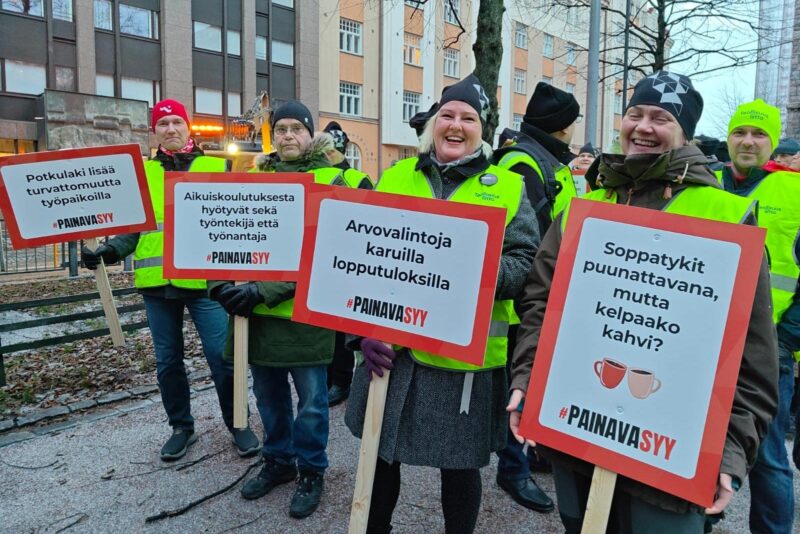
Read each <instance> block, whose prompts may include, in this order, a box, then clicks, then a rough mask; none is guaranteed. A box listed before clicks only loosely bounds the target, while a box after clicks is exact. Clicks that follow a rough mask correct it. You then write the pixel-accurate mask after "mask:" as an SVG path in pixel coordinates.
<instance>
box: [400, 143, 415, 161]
mask: <svg viewBox="0 0 800 534" xmlns="http://www.w3.org/2000/svg"><path fill="white" fill-rule="evenodd" d="M416 155H417V149H416V148H414V147H413V146H404V147H401V148H400V152H399V153H398V158H399V159H408V158H413V157H415V156H416Z"/></svg>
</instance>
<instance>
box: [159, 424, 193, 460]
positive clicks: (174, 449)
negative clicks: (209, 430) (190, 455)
mask: <svg viewBox="0 0 800 534" xmlns="http://www.w3.org/2000/svg"><path fill="white" fill-rule="evenodd" d="M195 441H197V434H195V433H194V430H192V429H185V428H176V429H174V430H173V431H172V436H170V438H169V439H168V440H167V442H166V443H165V444H164V446H163V447H161V459H162V460H165V461H167V462H170V461H173V460H177V459H178V458H183V457H184V456H185V455H186V451H187V450H188V449H189V446H190V445H191V444H192V443H194V442H195Z"/></svg>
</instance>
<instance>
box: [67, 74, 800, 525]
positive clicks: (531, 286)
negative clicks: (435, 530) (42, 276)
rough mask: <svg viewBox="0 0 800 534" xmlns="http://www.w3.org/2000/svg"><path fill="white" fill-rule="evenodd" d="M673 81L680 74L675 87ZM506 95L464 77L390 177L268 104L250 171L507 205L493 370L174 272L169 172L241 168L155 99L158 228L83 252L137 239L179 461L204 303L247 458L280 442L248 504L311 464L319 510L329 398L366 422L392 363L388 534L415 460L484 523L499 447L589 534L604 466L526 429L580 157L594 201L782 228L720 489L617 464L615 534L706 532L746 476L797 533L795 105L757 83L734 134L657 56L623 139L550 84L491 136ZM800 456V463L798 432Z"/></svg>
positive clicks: (458, 520) (504, 459) (538, 496)
mask: <svg viewBox="0 0 800 534" xmlns="http://www.w3.org/2000/svg"><path fill="white" fill-rule="evenodd" d="M665 82H668V83H665ZM665 86H666V87H668V88H669V87H671V88H673V89H672V91H671V92H670V91H668V92H670V94H669V95H668V96H669V98H665V90H664V87H665ZM678 89H680V90H678ZM488 102H489V99H488V98H487V97H486V94H485V93H484V90H483V88H482V87H481V84H480V82H479V81H478V79H477V78H476V77H475V76H474V75H470V76H468V77H467V78H465V79H463V80H461V81H460V82H458V83H456V84H454V85H451V86H449V87H447V88H446V89H445V90H444V91H443V92H442V95H441V98H440V100H439V102H437V103H436V104H435V105H434V106H432V107H431V109H429V110H428V111H425V112H422V113H420V114H418V115H417V116H415V117H414V118H413V119H412V120H411V121H410V126H411V127H413V128H415V130H416V131H417V135H418V138H419V147H418V155H417V156H416V157H413V158H408V159H403V160H400V161H397V162H395V163H393V165H392V166H391V167H390V168H388V169H385V170H384V171H383V172H382V174H381V176H380V179H376V178H377V177H369V176H367V175H366V174H364V173H362V172H360V171H358V170H356V169H352V168H350V167H349V165H348V164H347V161H346V159H345V158H344V153H345V149H346V146H347V143H348V137H347V134H346V133H345V132H344V131H343V129H342V127H341V126H340V125H339V124H338V123H336V122H331V123H330V124H328V125H327V127H326V128H325V129H324V131H321V132H316V131H315V128H314V119H313V117H312V114H311V112H310V111H309V109H308V108H307V107H306V106H305V105H303V103H301V102H297V101H289V102H286V103H284V104H283V105H281V106H280V107H279V108H278V109H276V110H275V111H274V112H273V113H272V115H271V117H270V127H271V134H272V140H273V147H274V152H273V153H271V154H262V155H260V156H259V157H258V158H257V159H256V161H255V162H254V168H253V169H252V171H251V172H308V173H311V174H313V176H314V180H315V182H316V183H321V184H328V185H335V186H341V187H351V188H361V189H374V190H376V191H379V192H384V193H392V194H403V195H411V196H417V197H423V198H432V199H441V200H444V201H448V202H465V203H480V204H482V205H489V206H496V207H500V208H504V209H505V210H506V218H505V233H504V243H503V249H502V256H501V259H500V269H499V273H498V277H497V283H496V287H495V302H494V306H493V308H492V314H491V321H492V327H491V329H490V332H489V338H488V342H487V348H486V353H485V359H484V363H483V364H482V365H472V364H467V363H463V362H460V361H457V360H454V359H452V358H447V357H444V356H441V355H437V354H433V353H429V352H425V351H422V350H419V349H415V348H413V347H400V346H391V345H388V344H386V343H384V342H383V341H384V340H380V339H372V338H364V337H358V336H354V335H350V334H347V333H344V332H338V333H337V332H333V331H330V330H326V329H324V328H320V327H316V326H311V325H307V324H302V323H297V322H293V321H292V320H291V316H292V310H293V305H294V291H295V284H294V283H291V282H250V283H244V284H233V283H232V282H229V281H203V280H173V279H164V278H163V271H162V255H163V233H162V232H163V217H164V196H163V189H164V171H170V170H180V171H187V170H188V171H190V172H225V171H226V170H227V169H228V167H227V165H226V162H225V160H222V159H219V158H213V157H208V156H205V155H203V152H202V150H200V148H199V147H198V146H197V145H196V144H195V143H194V142H193V140H192V138H191V137H190V136H189V131H190V130H189V119H188V116H187V114H186V111H185V108H184V106H183V105H182V104H181V103H180V102H177V101H174V100H164V101H162V102H159V103H157V104H156V105H155V107H154V108H153V117H152V119H153V120H152V128H153V132H154V134H155V138H156V140H157V141H158V143H159V146H158V150H157V152H156V154H155V156H154V157H153V158H152V159H151V160H150V161H149V162H147V165H146V172H147V181H148V186H149V188H150V195H151V198H152V200H153V205H154V208H155V214H156V220H157V223H158V227H157V229H155V230H153V231H150V232H143V233H141V234H131V235H120V236H116V237H114V238H112V239H110V240H109V241H108V242H107V243H105V244H103V245H101V246H100V247H99V248H98V249H97V250H89V249H87V248H84V249H83V251H82V255H83V261H84V263H85V264H86V266H87V267H89V268H94V267H96V266H97V265H98V264H99V262H100V260H101V259H102V260H104V261H105V262H115V261H118V260H119V259H120V258H123V257H125V256H126V255H128V254H131V253H132V254H133V255H134V267H135V274H134V277H135V284H136V287H137V288H139V291H140V292H141V293H142V294H143V296H144V300H145V305H146V311H147V316H148V320H149V323H150V329H151V331H152V335H153V340H154V348H155V353H156V361H157V378H158V384H159V388H160V390H161V394H162V401H163V404H164V409H165V411H166V413H167V416H168V421H169V425H170V426H171V427H172V434H171V436H170V437H169V439H168V440H167V441H166V443H165V444H164V446H163V447H162V449H161V458H162V459H163V460H165V461H172V460H175V459H177V458H180V457H182V456H183V455H185V454H186V452H187V449H188V447H189V446H191V445H192V443H194V442H195V441H196V439H197V437H196V434H195V432H194V424H193V419H192V416H191V409H190V402H189V387H188V381H187V376H186V371H185V369H184V367H183V362H182V357H183V338H182V327H183V312H184V308H187V309H188V310H189V313H190V314H191V317H192V319H193V321H194V323H195V326H196V328H197V331H198V333H199V335H200V338H201V341H202V345H203V350H204V353H205V356H206V359H207V360H208V363H209V367H210V368H211V373H212V377H213V379H214V384H215V386H216V391H217V394H218V397H219V403H220V408H221V411H222V417H223V422H224V423H225V425H226V426H227V428H228V429H229V430H230V432H231V439H232V441H233V443H234V446H235V447H236V449H237V451H238V452H239V454H240V455H242V456H249V455H255V454H257V453H260V454H261V456H262V458H263V465H262V467H261V470H260V472H259V473H258V474H257V475H256V476H255V477H253V478H251V479H250V480H248V481H247V482H246V483H245V484H244V486H243V487H242V489H241V494H242V497H244V498H245V499H257V498H260V497H263V496H264V495H267V494H268V493H269V492H270V491H271V490H272V489H273V488H275V487H276V486H278V485H281V484H286V483H290V482H293V481H296V489H295V492H294V495H293V497H292V500H291V503H290V505H289V514H290V516H292V517H295V518H303V517H307V516H309V515H310V514H312V513H313V512H314V511H315V510H316V509H317V507H318V506H319V503H320V499H321V497H322V495H323V493H324V474H325V470H326V468H327V467H328V457H327V454H326V449H327V445H328V428H329V420H330V419H329V417H330V412H329V406H333V405H336V404H339V403H341V402H344V401H347V406H346V410H345V416H344V420H345V423H346V425H347V427H348V428H349V429H350V430H351V432H352V433H353V434H354V435H355V436H357V437H360V436H361V432H362V428H363V424H364V418H365V410H366V404H367V397H368V391H369V383H370V381H371V380H372V379H373V378H374V377H375V376H378V377H382V376H384V371H385V370H391V373H390V375H389V379H388V394H387V400H386V409H385V414H384V418H383V426H382V431H381V439H380V444H379V449H378V460H377V465H376V470H375V478H374V484H373V488H372V497H371V503H370V511H369V519H368V529H367V532H371V533H386V532H390V531H391V530H392V515H393V512H394V509H395V506H396V504H397V502H398V498H399V494H400V486H401V466H402V464H409V465H417V466H427V467H431V468H435V469H438V470H439V471H440V476H441V505H442V512H443V515H444V521H445V529H446V532H448V533H469V532H473V531H474V529H475V525H476V521H477V518H478V515H479V513H480V508H481V495H482V487H481V476H480V469H482V468H484V467H486V466H487V465H489V463H490V461H491V455H492V454H493V453H496V454H497V456H498V467H497V475H496V482H497V484H498V485H499V486H500V487H501V488H502V489H503V490H504V491H505V492H506V493H508V495H509V496H510V497H511V498H513V499H514V500H515V501H516V502H517V503H519V504H520V505H522V506H524V507H526V508H529V509H531V510H535V511H537V512H541V513H547V512H550V511H552V510H554V509H555V508H556V507H557V509H558V513H559V514H560V517H561V520H562V522H563V524H564V527H565V530H566V532H569V533H573V532H580V531H581V525H582V522H583V518H584V513H585V511H586V500H587V495H588V490H589V485H590V482H591V475H592V471H591V469H592V466H591V465H590V464H588V463H586V462H584V461H582V460H580V459H578V458H575V457H572V456H570V455H568V454H565V453H562V452H559V451H557V450H554V449H552V448H548V447H544V446H536V445H535V444H534V443H532V442H528V443H526V442H525V440H524V439H523V438H522V437H521V436H520V435H519V422H520V413H519V410H518V408H519V405H520V401H521V400H522V399H523V397H524V393H525V391H526V390H527V388H528V384H529V380H530V375H531V370H532V366H533V360H534V355H535V353H536V348H537V345H538V340H539V333H540V331H541V327H542V321H543V318H544V312H545V309H546V307H547V302H548V297H549V292H550V286H551V283H552V280H553V275H554V272H555V270H556V266H557V260H558V252H559V248H560V246H561V239H562V232H563V228H564V225H565V222H566V217H567V214H568V206H569V204H570V201H571V200H572V199H573V198H575V197H576V196H578V193H577V190H576V187H575V182H574V181H573V176H572V171H576V172H578V173H583V174H585V180H586V182H587V184H588V188H589V189H590V190H591V191H590V192H589V193H587V194H586V195H584V198H587V199H589V200H594V201H598V202H606V203H612V204H629V205H633V206H638V207H640V208H646V209H654V210H661V211H666V212H670V211H671V210H673V209H674V207H675V206H678V205H680V206H682V210H683V211H682V212H681V213H688V214H691V215H695V216H697V217H704V218H707V219H713V220H719V221H726V222H733V223H739V224H747V225H760V226H762V227H765V228H766V229H767V243H766V249H767V250H766V253H765V255H764V259H763V261H762V265H761V269H760V272H759V275H758V283H757V288H756V291H755V295H754V301H753V306H752V313H751V316H750V320H749V324H747V326H746V331H745V332H743V336H744V337H745V343H744V354H743V358H742V364H741V369H740V371H739V375H738V381H737V385H736V391H735V396H734V401H733V407H732V410H731V417H730V421H729V423H728V430H727V435H726V438H725V444H724V450H723V456H722V462H721V465H720V466H719V480H718V486H717V493H716V497H715V501H714V504H713V505H712V506H711V507H710V508H707V509H703V508H701V507H699V506H697V505H695V504H692V503H690V502H688V501H686V500H683V499H681V498H678V497H676V496H673V495H669V494H667V493H665V492H663V491H660V490H658V489H655V488H653V487H650V486H647V485H645V484H642V483H640V482H637V481H635V480H631V479H627V478H625V477H620V480H619V482H618V484H617V487H616V490H615V495H614V501H613V506H612V512H611V516H610V522H609V530H608V531H609V532H630V533H639V532H675V533H685V532H698V533H699V532H703V531H706V532H709V531H711V530H713V528H714V525H715V524H716V523H717V522H718V521H720V520H721V519H722V518H723V512H724V510H725V508H726V506H727V505H728V503H729V501H730V499H731V496H732V494H733V492H735V491H737V490H738V489H739V488H740V487H741V486H742V484H744V483H745V481H746V480H748V478H749V482H750V490H751V507H750V526H751V529H752V531H753V532H757V533H762V532H764V533H766V532H769V533H789V532H791V531H792V522H793V517H794V495H793V486H792V467H791V465H790V463H789V458H788V455H787V451H786V448H785V445H784V437H785V436H786V433H787V432H788V431H789V426H790V412H791V408H790V405H791V403H792V397H793V390H794V380H795V379H794V365H795V356H794V355H795V353H799V352H800V300H798V299H797V298H796V297H797V288H798V285H797V281H798V276H799V275H800V267H799V266H798V265H799V264H798V262H799V261H800V260H798V258H800V240H798V239H796V237H797V235H798V232H800V202H798V199H800V196H798V195H800V174H798V172H800V144H798V142H797V141H795V140H793V139H783V140H781V139H779V137H780V133H781V123H780V113H779V111H778V110H777V108H775V107H773V106H771V105H769V104H767V103H765V102H763V101H760V100H756V101H754V102H749V103H745V104H743V105H742V106H740V107H739V109H737V111H736V113H734V114H733V116H732V117H731V119H730V124H729V132H728V137H727V139H726V140H725V141H724V142H720V141H719V140H717V139H713V138H709V137H704V136H697V137H695V129H696V126H697V123H698V121H699V119H700V116H701V114H702V111H703V99H702V97H701V95H700V93H699V92H698V91H697V90H696V89H695V88H694V86H693V85H692V82H691V80H690V79H689V78H688V77H686V76H682V75H678V74H674V73H667V72H656V73H654V74H652V75H650V76H648V77H646V78H644V79H642V80H641V81H640V82H639V83H638V84H637V85H636V86H635V88H634V90H633V94H632V96H631V98H630V101H629V103H628V105H627V108H626V109H625V113H624V115H623V118H622V124H621V128H620V135H619V146H620V148H621V153H620V154H610V153H603V154H600V153H599V152H598V151H597V150H596V149H595V148H594V147H593V146H592V145H591V144H586V145H584V146H583V147H581V148H580V149H579V150H577V151H573V149H572V148H571V143H572V138H573V132H574V130H575V126H576V124H577V123H578V122H580V120H581V119H582V115H581V114H580V106H579V104H578V102H577V101H576V100H575V98H574V97H573V96H572V94H569V93H567V92H565V91H561V90H560V89H558V88H556V87H553V86H552V85H549V84H546V83H544V82H541V83H539V84H538V85H537V86H536V89H535V91H534V93H533V95H532V97H531V99H530V101H529V103H528V106H527V109H526V113H525V115H524V117H523V120H522V123H521V126H520V128H519V130H518V131H516V130H510V129H508V130H505V131H503V132H502V134H501V135H500V144H499V146H498V147H497V148H496V149H494V150H493V149H492V147H490V146H489V145H488V144H487V143H486V142H484V141H483V140H482V137H483V133H484V129H485V127H486V117H487V113H488V111H489V110H488V105H489V104H488ZM484 192H485V193H486V194H481V193H484ZM234 316H244V317H249V318H250V327H249V332H250V334H249V347H248V357H249V363H250V371H251V374H252V378H253V393H254V395H255V399H256V406H257V409H258V414H259V415H260V418H261V423H262V426H263V429H264V434H263V436H262V440H261V441H259V439H258V438H257V437H256V435H255V434H254V433H253V432H252V430H250V429H249V428H245V429H236V428H234V427H233V424H232V418H233V416H232V404H233V400H232V399H233V385H232V384H233V378H232V365H231V359H232V357H231V354H232V327H231V325H232V321H233V317H234ZM697 357H699V358H715V357H716V356H715V355H714V354H699V355H697ZM290 376H291V382H290V380H289V377H290ZM291 384H294V389H295V391H296V393H297V397H298V400H297V405H296V407H295V406H293V401H292V395H291ZM465 401H466V403H467V405H468V409H467V410H464V409H463V406H464V402H465ZM798 426H800V425H798ZM796 441H797V440H795V442H796ZM526 449H527V450H526ZM794 460H795V464H796V465H798V467H800V451H798V448H795V451H794ZM353 468H355V466H353ZM537 471H539V472H540V471H548V472H549V471H552V473H553V477H554V481H555V488H556V491H555V493H556V495H555V499H553V497H552V496H549V495H547V494H546V493H545V492H544V491H542V489H541V488H539V486H538V485H537V484H536V482H535V481H534V479H533V477H532V475H531V473H532V472H537Z"/></svg>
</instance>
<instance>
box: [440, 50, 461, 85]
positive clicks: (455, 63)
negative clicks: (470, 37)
mask: <svg viewBox="0 0 800 534" xmlns="http://www.w3.org/2000/svg"><path fill="white" fill-rule="evenodd" d="M460 57H461V52H460V51H459V50H456V49H455V48H445V50H444V75H445V76H450V77H452V78H461V68H460V65H459V58H460Z"/></svg>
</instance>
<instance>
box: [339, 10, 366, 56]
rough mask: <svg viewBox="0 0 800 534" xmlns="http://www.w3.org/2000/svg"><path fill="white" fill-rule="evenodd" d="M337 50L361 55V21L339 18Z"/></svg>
mask: <svg viewBox="0 0 800 534" xmlns="http://www.w3.org/2000/svg"><path fill="white" fill-rule="evenodd" d="M339 50H341V51H342V52H349V53H351V54H358V55H359V56H360V55H361V23H360V22H356V21H354V20H350V19H339Z"/></svg>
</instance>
